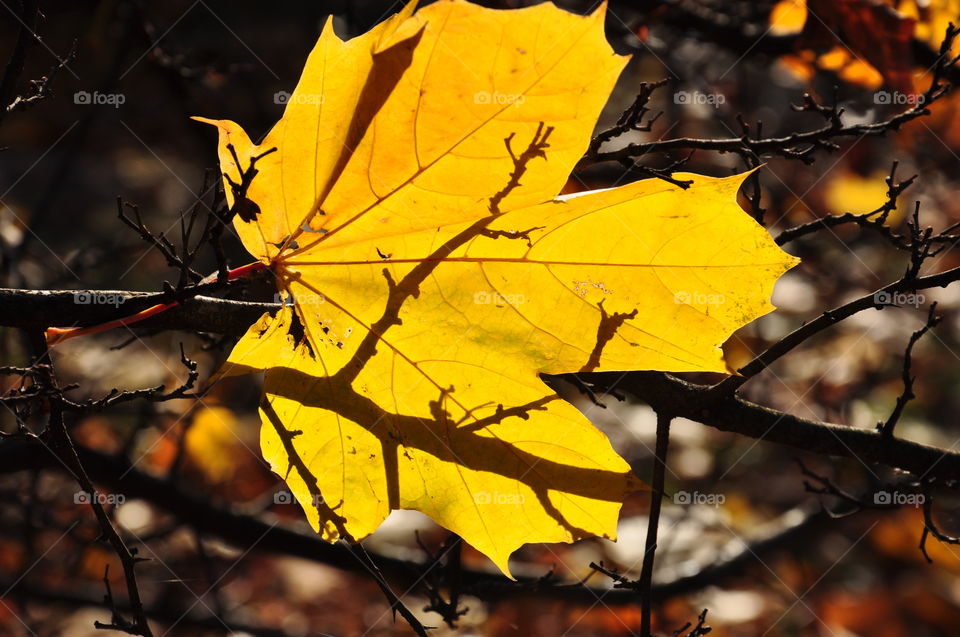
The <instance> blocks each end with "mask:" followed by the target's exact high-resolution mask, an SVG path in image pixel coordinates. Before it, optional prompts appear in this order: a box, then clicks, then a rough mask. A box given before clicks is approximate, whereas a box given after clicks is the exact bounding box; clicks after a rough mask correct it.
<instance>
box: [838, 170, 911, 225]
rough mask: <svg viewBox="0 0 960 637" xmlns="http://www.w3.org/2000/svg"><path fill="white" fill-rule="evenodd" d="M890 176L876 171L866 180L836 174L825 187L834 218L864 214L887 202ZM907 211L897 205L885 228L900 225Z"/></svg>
mask: <svg viewBox="0 0 960 637" xmlns="http://www.w3.org/2000/svg"><path fill="white" fill-rule="evenodd" d="M886 177H887V175H886V174H885V173H883V172H875V173H873V174H872V175H868V176H866V177H863V176H861V175H858V174H857V173H852V172H849V171H836V172H835V173H834V174H833V176H832V177H831V178H830V180H829V181H828V182H827V184H826V186H825V187H824V203H826V205H827V207H828V208H829V210H828V212H829V213H830V214H832V215H842V214H844V213H846V212H852V213H854V214H863V213H865V212H870V211H871V210H876V209H877V208H879V207H880V206H881V205H883V202H884V201H886V200H887V184H886V182H885V181H884V179H886ZM903 214H904V208H903V206H897V208H896V209H895V210H893V211H892V212H891V213H890V214H889V215H888V216H887V221H886V225H888V226H897V225H899V224H900V221H901V220H902V219H903Z"/></svg>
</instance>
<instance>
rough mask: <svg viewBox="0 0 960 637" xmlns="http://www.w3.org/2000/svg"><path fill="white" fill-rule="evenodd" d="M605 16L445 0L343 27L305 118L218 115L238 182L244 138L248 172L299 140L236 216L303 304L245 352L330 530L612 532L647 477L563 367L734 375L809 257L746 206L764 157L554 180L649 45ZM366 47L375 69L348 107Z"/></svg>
mask: <svg viewBox="0 0 960 637" xmlns="http://www.w3.org/2000/svg"><path fill="white" fill-rule="evenodd" d="M603 13H604V12H603V10H598V11H596V12H594V13H593V14H592V15H589V16H576V15H573V14H569V13H566V12H563V11H561V10H559V9H557V8H555V7H553V6H552V5H549V4H540V5H536V6H534V7H530V8H527V9H521V10H512V11H495V10H490V9H485V8H481V7H479V6H476V5H472V4H469V3H467V2H462V1H458V0H441V1H440V2H437V3H435V4H432V5H430V6H428V7H425V8H423V9H421V10H420V11H418V12H417V13H416V14H413V15H410V14H409V7H408V11H407V12H404V13H403V14H401V15H400V16H397V17H395V18H392V19H391V20H388V21H387V22H386V23H384V25H381V26H380V27H378V28H377V29H375V30H374V31H372V32H371V33H368V34H367V35H365V36H361V37H360V38H355V39H354V40H351V41H349V42H347V43H340V42H339V41H338V40H337V39H336V37H335V36H334V35H333V34H332V32H331V31H330V30H329V27H328V28H327V29H325V31H324V35H323V36H322V37H321V39H320V42H319V43H318V45H317V50H315V51H314V52H313V53H312V54H311V56H310V58H309V60H308V63H307V67H306V68H305V70H304V73H303V76H302V78H301V80H300V83H299V84H298V87H297V90H296V91H295V92H294V93H293V94H292V95H291V97H290V101H289V104H288V107H287V111H286V112H285V114H284V116H283V118H282V119H281V120H280V122H279V123H278V124H277V126H276V127H275V128H274V132H275V131H278V130H281V131H286V132H285V133H284V134H283V136H280V137H273V138H271V137H270V136H268V138H267V140H265V141H264V143H263V144H260V145H259V146H257V147H254V146H252V145H251V144H249V143H248V141H247V138H246V135H244V134H243V133H242V131H241V129H240V128H239V127H238V126H237V125H236V124H233V123H232V122H225V121H218V122H214V123H215V124H216V125H217V126H218V127H219V128H220V131H221V135H220V158H221V165H222V167H223V169H224V172H225V173H226V174H227V175H229V176H230V177H231V178H232V179H233V180H234V181H238V180H239V172H238V170H237V167H236V165H235V162H234V161H233V159H232V154H231V153H230V151H229V149H228V148H227V144H228V143H230V142H231V140H241V141H242V143H241V144H236V142H235V141H234V143H235V144H236V152H237V155H238V157H239V158H240V164H241V166H242V167H246V165H247V164H248V162H249V161H250V158H251V157H255V156H257V155H259V154H261V153H263V152H264V151H266V150H268V149H269V148H271V147H273V146H276V147H277V149H278V150H277V152H275V153H273V154H271V155H268V156H267V157H266V158H264V160H261V162H258V163H257V165H256V167H257V169H258V170H259V171H260V172H259V174H258V176H257V177H256V179H255V180H254V188H251V190H250V192H249V197H250V199H252V200H253V201H254V202H256V203H257V204H258V206H259V209H260V214H259V215H258V216H257V217H256V219H253V220H249V221H246V220H243V219H240V218H237V219H236V221H235V223H236V225H237V229H238V232H239V233H240V236H241V238H242V239H243V241H244V244H245V246H246V247H247V249H248V250H250V252H251V253H252V254H254V255H255V256H257V257H258V258H260V259H261V260H263V261H265V262H267V263H269V264H270V266H271V270H272V272H273V273H274V275H275V276H276V279H277V284H278V288H279V289H280V290H281V291H282V292H283V293H284V294H285V295H287V296H288V298H289V299H290V300H291V301H292V303H290V304H288V305H287V306H285V307H284V308H283V309H282V310H280V311H278V312H277V313H276V314H275V315H270V314H266V315H264V316H263V317H262V318H261V319H260V321H259V322H258V323H257V324H256V325H254V326H253V327H251V328H250V330H249V331H248V332H247V334H246V335H245V336H244V337H243V339H241V341H240V342H239V343H238V344H237V346H236V347H235V349H234V351H233V352H232V354H231V356H230V359H229V362H228V366H229V367H231V368H232V370H233V371H234V372H238V371H239V372H245V371H259V370H266V377H265V381H264V392H265V399H264V401H263V403H262V407H261V418H262V422H263V425H262V428H261V446H262V449H263V453H264V457H265V458H266V459H267V460H268V461H269V462H270V463H271V465H272V467H273V468H274V470H275V471H277V472H278V473H280V474H281V475H283V476H284V477H285V479H286V480H287V483H288V485H289V486H290V489H291V491H292V492H293V493H294V494H295V495H296V497H297V499H298V500H299V501H300V502H301V503H302V504H303V506H304V510H305V512H306V514H307V517H308V519H309V520H310V522H311V524H312V525H313V526H314V528H315V529H317V530H318V531H320V532H321V533H322V534H323V536H324V537H325V538H327V539H328V540H331V541H332V540H335V539H338V538H347V539H352V540H360V539H362V538H363V537H365V536H367V535H369V534H370V533H372V532H373V531H374V530H376V528H377V527H378V526H379V524H380V523H381V522H382V521H383V520H384V519H385V518H386V516H387V515H388V514H389V512H390V511H391V510H392V509H413V510H417V511H421V512H423V513H425V514H427V515H428V516H430V517H431V518H432V519H433V520H435V521H436V522H437V523H439V524H440V525H442V526H444V527H446V528H448V529H450V530H451V531H454V532H456V533H458V534H459V535H461V536H462V537H463V538H464V539H465V540H466V541H467V542H469V543H470V544H471V545H473V546H474V547H475V548H477V549H478V550H480V551H482V552H483V553H485V554H486V555H488V556H489V557H490V558H491V559H492V560H493V561H494V562H495V563H496V564H497V566H498V567H499V568H500V569H501V570H502V571H503V572H504V573H507V574H509V570H508V565H507V562H508V558H509V556H510V554H511V553H512V552H513V551H514V550H516V549H517V548H518V547H519V546H521V545H523V544H525V543H528V542H570V541H573V540H576V539H580V538H585V537H591V536H602V537H609V538H613V537H614V535H615V530H616V522H617V516H618V513H619V509H620V506H621V504H622V502H623V499H624V497H625V495H626V494H627V493H628V492H629V491H631V490H634V489H636V488H637V487H638V486H640V483H639V482H638V481H637V480H636V479H635V478H634V477H633V476H632V475H631V473H630V469H629V466H628V465H627V463H626V462H625V461H624V460H622V459H621V458H620V457H619V456H618V455H617V454H616V453H615V452H614V451H613V449H612V448H611V446H610V443H609V441H608V440H607V439H606V438H605V437H604V435H603V434H601V433H600V432H599V431H598V430H597V429H595V428H594V427H593V426H592V425H591V424H590V423H589V422H587V421H586V419H584V418H583V417H582V415H580V413H579V412H578V411H577V410H576V409H574V408H573V407H572V406H571V405H569V404H568V403H566V402H564V401H563V400H561V399H560V398H559V397H558V396H557V395H556V393H555V392H554V390H553V389H551V388H550V387H549V386H548V385H547V384H545V383H544V381H543V380H542V378H541V376H540V374H556V373H563V372H578V371H601V370H629V369H661V370H674V371H707V370H712V371H724V370H725V369H726V367H725V364H724V361H723V358H722V355H721V350H720V349H719V345H720V344H721V343H722V342H723V341H724V340H725V339H726V338H727V337H728V336H729V335H730V334H731V333H732V332H733V331H734V330H736V329H737V328H738V327H740V326H742V325H744V324H745V323H747V322H749V321H751V320H753V319H754V318H756V317H758V316H760V315H762V314H764V313H766V312H768V311H770V310H771V309H773V307H772V305H771V304H770V302H769V297H770V293H771V291H772V288H773V284H774V282H775V281H776V279H777V277H778V276H779V275H780V274H782V273H783V272H784V271H785V270H787V269H789V268H790V267H792V266H793V265H794V264H795V263H796V259H795V258H793V257H791V256H789V255H787V254H786V253H784V252H783V251H781V250H780V249H779V248H778V247H777V246H776V245H775V244H774V243H773V241H772V240H771V238H770V237H769V235H768V234H767V233H766V232H765V231H764V230H763V229H762V228H761V227H760V226H758V225H757V224H756V223H755V222H754V221H753V220H752V219H750V218H749V217H748V216H747V215H746V214H745V213H744V212H743V211H742V210H741V209H740V208H739V206H737V204H736V193H737V190H738V188H739V186H740V184H741V183H742V180H743V178H744V175H740V176H735V177H730V178H725V179H714V178H709V177H703V176H699V175H678V178H681V179H692V180H693V182H694V183H693V185H692V186H691V187H690V188H689V189H687V190H683V189H681V188H679V187H677V186H674V185H672V184H668V183H666V182H663V181H657V180H651V181H641V182H636V183H633V184H629V185H626V186H621V187H618V188H614V189H610V190H602V191H594V192H588V193H581V194H578V195H574V196H568V197H561V198H555V197H556V194H557V193H558V192H559V191H560V189H561V188H562V186H563V184H564V182H565V181H566V179H567V177H568V175H569V173H570V171H571V170H572V169H573V167H574V165H575V164H576V162H577V161H578V160H579V159H580V157H581V156H582V154H583V152H584V150H585V149H586V148H587V145H588V143H589V140H590V136H591V134H592V131H593V127H594V124H595V122H596V118H597V116H598V115H599V113H600V110H601V108H602V107H603V104H604V102H605V101H606V99H607V97H608V96H609V94H610V91H611V90H612V88H613V85H614V83H615V81H616V79H617V77H618V75H619V74H620V71H621V70H622V69H623V66H624V64H625V62H626V59H625V58H622V57H619V56H617V55H615V54H614V53H613V51H612V50H611V49H610V46H609V44H607V42H606V40H605V38H604V34H603V18H604V15H603ZM318 51H326V52H327V53H325V54H321V53H318ZM346 58H350V59H355V60H358V61H359V62H360V63H363V64H367V66H366V67H362V69H361V70H364V69H366V70H364V76H363V77H362V78H361V82H360V83H362V88H361V89H359V91H353V92H350V93H349V95H350V96H351V99H352V100H353V101H352V102H351V104H350V109H341V106H342V105H341V104H340V103H339V102H333V101H331V100H332V98H330V97H329V96H328V94H327V93H326V92H325V90H326V87H331V86H333V87H341V86H343V84H344V83H345V82H346V81H347V80H346V79H345V78H342V77H341V75H342V74H345V73H356V71H355V70H354V69H353V68H352V67H350V66H349V65H347V64H346V63H344V62H342V60H344V59H346ZM348 69H349V71H348ZM351 81H352V80H351ZM305 96H312V98H308V97H305ZM294 105H296V110H294V111H293V112H292V114H291V109H293V108H294ZM303 105H307V106H309V109H312V110H309V109H304V110H301V106H303ZM307 113H312V115H309V116H308V115H307ZM314 121H322V122H323V124H322V125H321V126H319V127H318V126H316V125H311V126H307V127H304V122H314ZM274 132H271V135H274ZM283 139H289V140H290V143H289V144H285V143H283ZM331 144H334V145H336V146H337V148H336V152H334V151H332V150H331V149H330V148H329V146H330V145H331ZM321 145H323V146H325V147H324V148H323V149H320V148H319V146H321ZM321 154H322V155H323V156H324V158H325V159H323V160H321V159H320V158H319V157H320V155H321ZM333 155H337V156H336V158H335V159H333V160H330V161H328V159H329V158H330V157H332V156H333ZM269 158H273V159H270V160H269V161H267V159H269ZM291 171H292V172H296V173H297V175H296V176H294V175H290V174H288V173H290V172H291Z"/></svg>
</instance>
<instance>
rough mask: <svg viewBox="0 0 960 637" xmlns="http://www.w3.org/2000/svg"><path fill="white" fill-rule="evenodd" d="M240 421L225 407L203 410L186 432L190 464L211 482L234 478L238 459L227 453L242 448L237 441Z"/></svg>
mask: <svg viewBox="0 0 960 637" xmlns="http://www.w3.org/2000/svg"><path fill="white" fill-rule="evenodd" d="M236 430H237V419H236V417H235V416H234V415H233V412H232V411H230V410H229V409H227V408H226V407H207V406H201V407H200V408H199V409H198V410H197V411H196V412H195V413H194V415H193V420H192V422H191V423H190V428H189V429H187V433H186V440H185V447H186V452H187V455H188V456H189V457H190V460H191V462H193V464H195V465H196V466H198V467H199V468H200V469H201V470H202V471H203V473H204V475H205V476H207V477H208V478H209V479H210V480H211V481H212V482H214V483H220V482H226V481H227V480H229V479H230V478H231V477H233V474H234V471H235V469H236V467H237V459H236V458H235V456H234V454H233V453H228V452H227V450H231V449H233V450H236V448H237V447H241V448H242V445H241V443H240V441H239V440H238V438H237V433H236Z"/></svg>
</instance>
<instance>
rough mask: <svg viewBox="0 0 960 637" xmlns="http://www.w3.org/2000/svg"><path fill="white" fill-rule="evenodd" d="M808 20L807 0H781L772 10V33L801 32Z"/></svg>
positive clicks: (787, 33)
mask: <svg viewBox="0 0 960 637" xmlns="http://www.w3.org/2000/svg"><path fill="white" fill-rule="evenodd" d="M806 21H807V3H806V0H780V2H778V3H777V4H775V5H773V8H772V9H771V10H770V33H771V35H789V34H791V33H800V32H801V31H802V30H803V25H804V23H805V22H806Z"/></svg>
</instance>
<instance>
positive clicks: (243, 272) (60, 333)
mask: <svg viewBox="0 0 960 637" xmlns="http://www.w3.org/2000/svg"><path fill="white" fill-rule="evenodd" d="M267 267H268V266H267V264H265V263H263V262H262V261H254V262H253V263H248V264H246V265H242V266H240V267H239V268H234V269H233V270H229V271H228V272H227V280H228V281H233V280H234V279H239V278H241V277H244V276H247V275H248V274H252V273H254V272H259V271H260V270H265V269H266V268H267ZM216 277H217V274H216V273H214V274H212V275H210V276H208V277H207V278H205V279H204V280H203V281H200V283H208V282H213V281H214V280H216ZM182 302H183V301H171V302H170V303H158V304H157V305H154V306H151V307H148V308H147V309H145V310H142V311H140V312H137V313H136V314H131V315H130V316H125V317H123V318H119V319H115V320H113V321H107V322H106V323H100V324H97V325H90V326H88V327H64V328H60V327H51V328H48V329H47V331H46V336H47V343H48V345H57V344H58V343H62V342H63V341H65V340H67V339H70V338H74V337H75V336H84V335H86V334H99V333H100V332H106V331H107V330H112V329H113V328H115V327H122V326H125V325H133V324H134V323H139V322H140V321H142V320H144V319H148V318H150V317H151V316H156V315H157V314H160V313H161V312H165V311H167V310H169V309H170V308H172V307H176V306H178V305H180V304H181V303H182Z"/></svg>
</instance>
